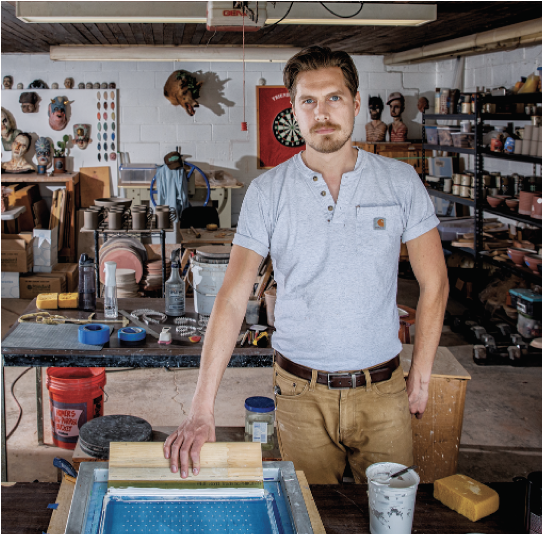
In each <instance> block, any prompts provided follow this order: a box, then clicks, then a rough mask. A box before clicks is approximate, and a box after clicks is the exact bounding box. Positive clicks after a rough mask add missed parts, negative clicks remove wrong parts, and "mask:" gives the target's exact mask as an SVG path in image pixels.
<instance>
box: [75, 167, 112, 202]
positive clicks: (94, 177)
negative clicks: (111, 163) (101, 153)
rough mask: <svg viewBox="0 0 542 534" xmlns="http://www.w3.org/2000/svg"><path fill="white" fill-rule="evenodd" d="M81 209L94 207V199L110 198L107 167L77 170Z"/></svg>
mask: <svg viewBox="0 0 542 534" xmlns="http://www.w3.org/2000/svg"><path fill="white" fill-rule="evenodd" d="M79 181H80V184H79V188H80V195H81V207H82V208H88V207H89V206H94V199H96V198H109V197H110V196H111V172H110V169H109V167H81V168H80V169H79Z"/></svg>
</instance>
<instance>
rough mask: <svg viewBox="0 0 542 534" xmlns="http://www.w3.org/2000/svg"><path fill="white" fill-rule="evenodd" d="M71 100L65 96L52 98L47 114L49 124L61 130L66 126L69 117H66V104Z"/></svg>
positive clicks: (57, 130) (54, 128) (56, 129)
mask: <svg viewBox="0 0 542 534" xmlns="http://www.w3.org/2000/svg"><path fill="white" fill-rule="evenodd" d="M68 102H69V100H68V99H67V98H65V97H63V96H57V97H56V98H52V99H51V103H50V104H49V109H48V111H47V115H48V116H49V126H50V127H51V128H52V129H53V130H55V131H56V132H59V131H60V130H63V129H64V128H66V124H68V119H67V118H66V104H68Z"/></svg>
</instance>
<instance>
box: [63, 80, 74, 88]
mask: <svg viewBox="0 0 542 534" xmlns="http://www.w3.org/2000/svg"><path fill="white" fill-rule="evenodd" d="M64 87H65V88H66V89H73V78H66V79H65V80H64Z"/></svg>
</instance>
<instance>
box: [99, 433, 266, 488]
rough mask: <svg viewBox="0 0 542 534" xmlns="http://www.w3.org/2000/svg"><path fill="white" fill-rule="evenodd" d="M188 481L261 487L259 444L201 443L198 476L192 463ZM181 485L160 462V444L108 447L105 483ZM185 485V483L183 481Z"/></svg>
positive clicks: (173, 474)
mask: <svg viewBox="0 0 542 534" xmlns="http://www.w3.org/2000/svg"><path fill="white" fill-rule="evenodd" d="M188 478H189V479H191V481H193V482H206V481H215V482H217V481H235V482H258V483H259V482H261V483H262V484H263V467H262V451H261V445H260V444H259V443H205V444H204V445H203V447H202V449H201V454H200V473H199V474H198V475H197V477H194V475H193V473H192V463H190V468H189V470H188ZM120 481H122V482H126V481H131V482H148V481H150V482H171V481H181V475H180V471H178V472H177V473H172V472H171V470H170V468H169V460H167V459H165V458H164V448H163V444H162V443H153V442H146V443H128V442H118V443H111V445H110V453H109V483H110V485H111V484H113V485H115V482H120ZM185 481H186V480H185Z"/></svg>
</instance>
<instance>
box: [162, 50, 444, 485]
mask: <svg viewBox="0 0 542 534" xmlns="http://www.w3.org/2000/svg"><path fill="white" fill-rule="evenodd" d="M284 82H285V85H286V87H287V88H288V90H289V91H290V95H291V101H292V107H293V111H294V114H295V117H296V119H297V121H298V124H299V128H300V130H301V133H302V135H303V137H304V139H305V141H306V146H307V149H306V151H305V152H302V153H301V154H298V155H296V156H294V157H293V158H291V159H289V160H288V161H286V162H285V163H283V164H281V165H279V166H278V167H276V168H275V169H273V170H271V171H269V172H267V173H265V174H264V175H262V176H260V177H258V178H257V179H255V180H254V181H253V182H252V184H251V185H250V187H249V189H248V191H247V193H246V196H245V200H244V202H243V207H242V210H241V215H240V218H239V225H238V230H237V233H236V236H235V239H234V242H233V243H234V246H233V248H232V253H231V259H230V264H229V266H228V270H227V272H226V276H225V279H224V284H223V286H222V288H221V290H220V292H219V294H218V296H217V298H216V301H215V305H214V308H213V313H212V315H211V319H210V321H209V326H208V330H207V335H206V338H205V344H204V347H203V352H202V358H201V366H200V376H199V379H198V384H197V386H196V392H195V394H194V399H193V402H192V406H191V409H190V414H189V416H188V418H187V419H186V420H185V421H184V422H183V423H182V425H181V426H180V427H179V428H178V430H177V431H175V432H174V433H173V434H172V435H171V436H169V437H168V439H167V440H166V442H165V444H164V455H165V457H166V458H171V469H172V471H173V472H176V471H177V468H178V465H179V458H180V468H181V477H182V478H185V477H186V476H187V475H188V466H189V457H190V458H191V459H192V461H193V472H194V474H197V473H198V472H199V465H200V463H199V452H200V450H201V446H202V445H203V443H204V442H206V441H214V440H215V428H214V417H213V410H214V401H215V397H216V394H217V391H218V387H219V384H220V380H221V378H222V375H223V373H224V370H225V368H226V366H227V364H228V361H229V359H230V356H231V353H232V351H233V348H234V346H235V342H236V339H237V334H238V332H239V329H240V327H241V323H242V320H243V316H244V314H245V310H246V304H247V299H248V296H249V294H250V292H251V289H252V286H253V283H254V279H255V276H256V274H257V270H258V267H259V265H260V262H261V260H262V258H263V257H265V256H266V255H267V254H268V252H270V254H271V258H272V260H273V266H274V272H275V279H276V282H277V302H276V307H275V327H276V332H275V333H274V334H273V347H274V348H275V350H276V352H275V358H276V363H275V373H274V382H275V392H276V403H277V413H276V415H277V433H278V439H279V445H280V448H281V453H282V458H283V459H284V460H292V461H293V462H294V464H295V467H296V469H302V470H303V471H305V473H306V475H307V479H308V480H309V482H310V483H338V482H341V480H342V475H343V472H344V468H345V465H346V461H347V460H348V462H349V463H350V466H351V468H352V471H353V473H354V477H355V480H356V481H357V482H361V481H363V480H364V478H365V476H364V471H365V469H366V467H367V466H368V465H370V464H372V463H374V462H379V461H386V460H389V461H395V462H399V463H403V464H406V465H410V464H411V463H412V437H411V427H410V418H411V414H418V416H421V414H423V412H424V410H425V407H426V404H427V399H428V383H429V379H430V377H431V367H432V364H433V360H434V357H435V352H436V349H437V346H438V341H439V338H440V331H441V325H442V319H443V315H444V309H445V305H446V298H447V291H448V286H447V275H446V268H445V265H444V259H443V253H442V247H441V243H440V238H439V234H438V232H437V230H436V228H435V227H436V226H437V224H438V219H437V218H436V217H435V215H434V209H433V206H432V204H431V201H430V199H429V197H428V195H427V193H426V191H425V188H424V186H423V184H422V182H421V181H420V179H419V177H418V175H417V174H416V173H415V172H414V170H413V168H412V167H411V166H410V165H407V164H404V163H401V162H398V161H395V160H393V159H389V158H384V157H381V156H377V155H373V154H368V153H366V152H363V151H358V150H356V149H354V148H353V147H352V142H351V137H352V131H353V128H354V120H355V117H356V116H357V115H358V113H359V110H360V96H359V92H358V91H357V87H358V76H357V71H356V68H355V66H354V64H353V62H352V59H351V58H350V56H348V54H346V53H344V52H332V51H331V50H330V49H328V48H320V47H310V48H308V49H305V50H303V51H301V52H300V53H298V54H296V55H295V56H294V57H292V58H291V59H290V60H289V61H288V63H287V65H286V67H285V70H284ZM401 238H402V239H403V241H405V242H406V243H407V247H408V250H409V254H410V260H411V264H412V268H413V270H414V273H415V274H416V277H417V279H418V282H419V283H420V287H421V296H420V301H419V305H418V309H417V325H416V342H415V347H414V352H413V361H412V367H411V370H410V374H409V377H408V380H407V383H406V387H405V381H404V378H403V371H402V369H401V366H400V365H399V364H398V358H397V357H396V356H397V355H398V354H399V352H400V351H401V343H400V341H399V339H398V335H397V333H398V329H399V320H398V314H397V306H396V290H397V269H398V259H399V251H400V246H401ZM354 386H355V387H354ZM341 388H344V389H341Z"/></svg>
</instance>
